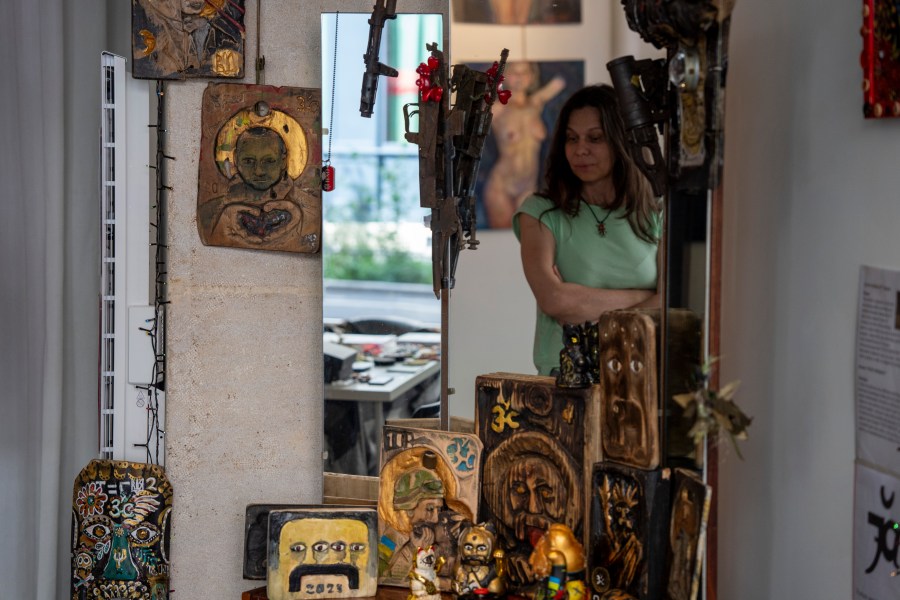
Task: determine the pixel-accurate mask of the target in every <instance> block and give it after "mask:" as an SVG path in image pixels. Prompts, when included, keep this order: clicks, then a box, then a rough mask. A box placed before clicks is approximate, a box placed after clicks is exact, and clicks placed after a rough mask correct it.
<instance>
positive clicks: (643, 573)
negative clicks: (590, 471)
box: [588, 463, 671, 600]
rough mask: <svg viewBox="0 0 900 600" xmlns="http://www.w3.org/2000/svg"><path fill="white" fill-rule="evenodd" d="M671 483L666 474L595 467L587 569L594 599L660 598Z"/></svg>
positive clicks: (668, 475)
mask: <svg viewBox="0 0 900 600" xmlns="http://www.w3.org/2000/svg"><path fill="white" fill-rule="evenodd" d="M670 479H671V471H670V470H668V469H656V470H653V471H644V470H641V469H632V468H629V467H624V466H619V465H614V464H612V463H600V464H597V465H596V466H595V467H594V475H593V478H592V483H591V494H592V496H591V535H590V544H589V552H590V561H589V570H588V583H589V585H590V587H591V589H592V591H593V594H594V597H597V598H603V599H606V598H617V597H620V596H621V594H630V595H631V596H633V597H635V598H639V599H640V600H653V599H656V598H661V597H662V592H663V588H664V581H665V579H664V577H665V570H664V564H663V561H662V559H661V557H662V556H663V554H664V552H665V546H666V544H665V536H666V531H667V525H668V519H669V491H670V486H671V481H670ZM654 557H657V558H654Z"/></svg>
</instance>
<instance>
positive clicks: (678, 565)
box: [667, 469, 712, 600]
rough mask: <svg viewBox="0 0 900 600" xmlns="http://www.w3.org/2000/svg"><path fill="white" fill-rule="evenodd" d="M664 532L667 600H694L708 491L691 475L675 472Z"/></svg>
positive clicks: (694, 474)
mask: <svg viewBox="0 0 900 600" xmlns="http://www.w3.org/2000/svg"><path fill="white" fill-rule="evenodd" d="M673 484H674V485H673V489H674V494H673V501H672V518H671V521H670V524H669V530H668V534H669V537H668V542H669V552H668V576H669V581H668V585H667V592H668V597H669V598H670V599H671V600H695V599H696V598H697V591H698V589H699V587H700V573H701V564H702V562H703V554H704V550H705V548H704V546H705V544H706V525H707V521H708V519H709V507H710V502H711V499H712V488H711V487H709V486H708V485H706V484H704V483H703V481H701V479H700V478H699V477H698V476H697V474H696V473H694V472H693V471H689V470H687V469H675V476H674V481H673Z"/></svg>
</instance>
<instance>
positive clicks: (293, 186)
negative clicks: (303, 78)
mask: <svg viewBox="0 0 900 600" xmlns="http://www.w3.org/2000/svg"><path fill="white" fill-rule="evenodd" d="M320 96H321V93H320V90H318V89H307V88H293V87H280V88H276V87H272V86H257V85H238V84H224V83H223V84H210V85H209V86H207V88H206V90H205V91H204V93H203V112H202V121H201V127H202V131H201V139H200V175H199V189H198V193H197V229H198V232H199V234H200V239H201V240H202V241H203V243H204V244H206V245H208V246H230V247H234V248H250V249H255V250H282V251H286V252H306V253H310V252H318V251H319V248H320V244H321V235H322V234H321V229H322V223H321V221H322V200H321V192H322V179H321V173H320V167H321V160H322V148H321V142H320V139H319V135H320V132H321V128H322V124H321V118H322V111H321V99H320Z"/></svg>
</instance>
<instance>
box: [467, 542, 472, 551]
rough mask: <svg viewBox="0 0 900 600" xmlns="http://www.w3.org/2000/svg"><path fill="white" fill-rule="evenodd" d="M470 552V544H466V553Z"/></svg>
mask: <svg viewBox="0 0 900 600" xmlns="http://www.w3.org/2000/svg"><path fill="white" fill-rule="evenodd" d="M471 551H472V544H466V552H471Z"/></svg>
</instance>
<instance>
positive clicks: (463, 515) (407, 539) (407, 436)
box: [378, 426, 482, 591]
mask: <svg viewBox="0 0 900 600" xmlns="http://www.w3.org/2000/svg"><path fill="white" fill-rule="evenodd" d="M481 454H482V444H481V441H479V439H478V438H477V437H476V436H474V435H472V434H465V433H452V432H444V431H431V430H426V429H413V428H405V427H394V426H385V427H384V429H383V433H382V448H381V471H380V473H381V475H380V477H381V480H380V487H379V497H378V532H379V538H378V582H379V584H383V585H394V586H404V587H406V586H408V585H410V581H409V579H408V575H409V573H410V571H411V570H412V569H413V567H415V566H416V559H417V557H418V553H419V549H427V548H429V547H433V548H432V549H433V551H434V553H435V555H436V556H437V557H438V558H441V559H443V562H442V563H441V565H439V566H437V562H435V565H436V567H435V568H436V570H437V578H438V579H437V587H438V589H440V590H441V591H450V583H451V581H452V579H453V576H454V573H455V569H456V554H457V547H458V540H459V536H460V533H461V532H462V531H463V530H464V529H465V528H466V527H468V526H470V525H472V524H473V523H474V520H475V516H476V515H477V514H478V495H479V490H480V482H481V478H480V470H479V466H480V464H481ZM435 560H436V561H437V559H435Z"/></svg>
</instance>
